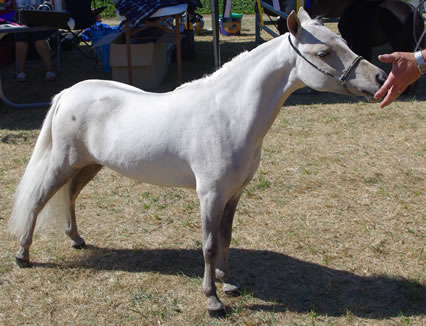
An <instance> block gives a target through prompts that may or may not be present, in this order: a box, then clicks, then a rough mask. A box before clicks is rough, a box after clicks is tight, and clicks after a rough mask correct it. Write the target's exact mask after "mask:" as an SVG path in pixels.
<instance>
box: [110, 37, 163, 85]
mask: <svg viewBox="0 0 426 326" xmlns="http://www.w3.org/2000/svg"><path fill="white" fill-rule="evenodd" d="M130 51H131V55H132V67H133V86H136V87H138V88H141V89H143V90H147V91H152V90H155V89H157V88H158V86H160V84H161V82H162V81H163V79H164V76H165V75H166V72H167V69H168V62H167V44H165V43H164V42H163V41H162V39H161V38H160V39H159V40H157V41H156V42H150V43H142V44H131V50H130ZM110 65H111V68H112V79H113V80H116V81H119V82H122V83H126V84H129V78H128V70H127V69H128V67H127V52H126V44H125V43H124V44H121V43H120V44H119V43H111V48H110Z"/></svg>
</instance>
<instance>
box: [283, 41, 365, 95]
mask: <svg viewBox="0 0 426 326" xmlns="http://www.w3.org/2000/svg"><path fill="white" fill-rule="evenodd" d="M288 41H289V42H290V45H291V47H292V48H293V50H294V51H295V52H296V53H297V54H298V55H299V56H300V57H302V58H303V59H304V60H305V61H306V62H307V63H309V64H310V65H311V66H312V67H314V68H315V69H316V70H318V71H320V72H322V73H323V74H326V75H327V76H330V77H333V78H334V79H336V80H337V82H338V83H339V85H341V86H342V87H343V88H344V89H345V91H346V92H347V93H348V94H349V95H352V96H355V95H354V94H352V93H351V91H350V90H349V88H348V86H347V85H346V77H348V75H349V73H350V72H351V70H352V69H353V68H355V66H356V65H357V64H358V62H360V61H361V60H362V59H363V57H362V56H360V55H359V56H357V57H356V58H355V60H354V61H353V62H352V63H351V65H350V66H349V67H347V68H346V69H345V70H343V71H342V75H341V76H340V77H337V76H335V75H333V74H332V73H331V72H328V71H325V70H323V69H321V68H320V67H318V66H317V65H316V64H314V63H313V62H311V61H309V60H308V59H307V58H306V57H305V56H304V55H303V54H302V53H301V52H300V51H299V49H298V48H296V47H295V46H294V44H293V42H292V41H291V37H290V34H289V35H288Z"/></svg>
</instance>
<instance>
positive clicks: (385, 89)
mask: <svg viewBox="0 0 426 326" xmlns="http://www.w3.org/2000/svg"><path fill="white" fill-rule="evenodd" d="M393 79H394V78H393V77H392V76H391V75H389V76H388V78H387V79H386V81H385V83H384V84H383V85H382V87H380V89H379V90H378V91H377V92H376V94H374V98H375V99H376V100H378V99H381V98H382V97H383V96H385V95H386V93H387V92H388V91H389V90H390V88H391V87H392V82H393Z"/></svg>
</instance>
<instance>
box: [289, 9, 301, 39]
mask: <svg viewBox="0 0 426 326" xmlns="http://www.w3.org/2000/svg"><path fill="white" fill-rule="evenodd" d="M287 28H288V31H289V32H290V33H291V34H293V36H296V34H297V32H298V31H299V29H300V20H299V18H298V17H297V15H296V12H295V11H294V10H292V11H291V13H290V15H288V17H287Z"/></svg>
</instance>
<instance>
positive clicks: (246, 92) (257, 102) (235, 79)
mask: <svg viewBox="0 0 426 326" xmlns="http://www.w3.org/2000/svg"><path fill="white" fill-rule="evenodd" d="M234 60H235V64H233V62H232V61H231V62H230V63H229V66H224V68H223V70H222V71H219V72H218V74H217V76H214V75H213V76H212V77H215V79H216V77H220V78H221V80H220V81H217V82H219V83H222V82H223V81H224V80H226V81H227V83H228V84H229V87H228V90H226V91H225V92H226V93H227V94H224V95H223V96H227V97H228V100H229V101H231V102H232V103H233V105H234V107H233V108H232V109H233V110H235V114H237V115H238V121H239V123H240V124H244V123H245V127H246V128H247V132H248V133H252V134H253V136H255V137H257V138H258V139H260V140H262V139H263V137H264V136H265V135H266V133H267V132H268V130H269V129H270V127H271V125H272V123H273V122H274V120H275V118H276V116H277V114H278V112H279V110H280V108H281V107H282V106H283V104H284V102H285V101H286V99H287V98H288V97H289V96H290V94H291V93H292V92H294V91H295V90H296V89H297V88H300V87H303V86H304V85H303V83H302V82H301V81H300V80H298V79H297V78H296V74H295V71H296V70H295V61H296V58H295V53H294V51H293V50H292V49H291V47H290V45H289V43H288V36H287V35H285V36H281V37H279V38H276V39H273V40H271V41H269V42H266V43H263V44H262V45H260V46H258V47H257V48H256V49H254V50H252V51H251V52H249V53H245V54H243V55H242V56H241V57H237V58H236V59H234ZM234 60H233V61H234ZM222 79H224V80H222ZM220 89H221V90H224V89H226V88H224V87H220ZM232 99H233V100H232ZM225 103H226V100H225Z"/></svg>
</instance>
